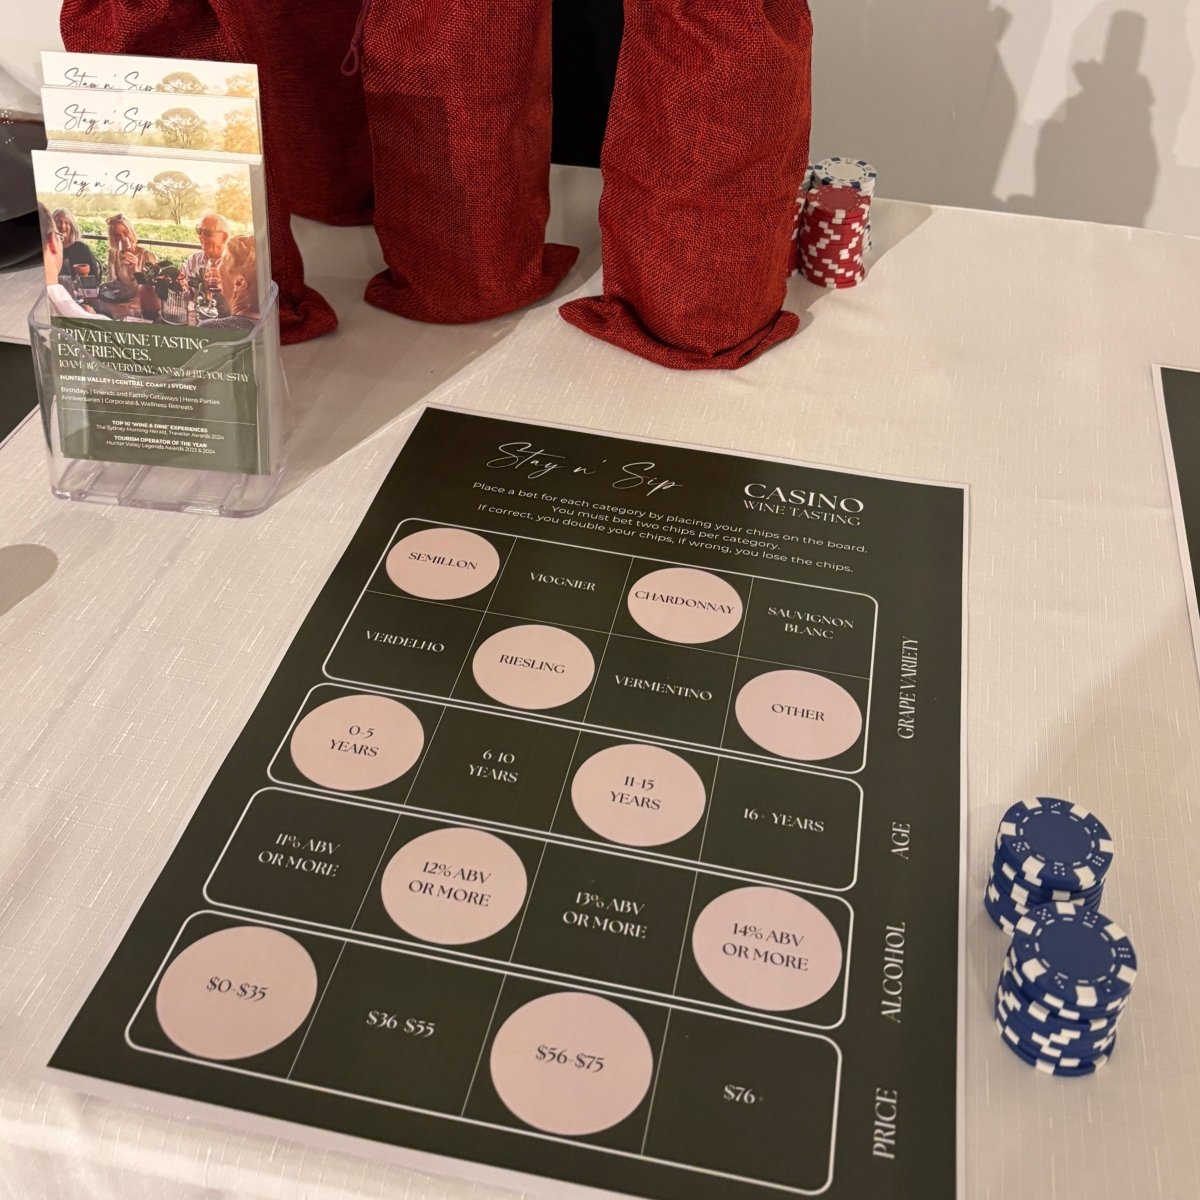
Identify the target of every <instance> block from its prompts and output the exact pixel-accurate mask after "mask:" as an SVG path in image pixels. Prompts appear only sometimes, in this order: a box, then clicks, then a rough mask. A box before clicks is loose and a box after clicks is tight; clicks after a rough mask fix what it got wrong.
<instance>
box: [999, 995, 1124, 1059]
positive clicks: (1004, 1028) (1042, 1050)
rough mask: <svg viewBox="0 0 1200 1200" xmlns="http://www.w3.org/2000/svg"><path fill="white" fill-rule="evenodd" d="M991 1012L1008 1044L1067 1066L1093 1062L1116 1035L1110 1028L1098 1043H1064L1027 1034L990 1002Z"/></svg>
mask: <svg viewBox="0 0 1200 1200" xmlns="http://www.w3.org/2000/svg"><path fill="white" fill-rule="evenodd" d="M992 1013H993V1016H994V1017H995V1019H996V1023H997V1025H998V1026H999V1027H1000V1034H1001V1036H1002V1037H1003V1038H1004V1040H1005V1041H1006V1042H1008V1043H1009V1045H1010V1046H1014V1047H1016V1048H1017V1049H1020V1050H1023V1051H1024V1052H1025V1053H1026V1054H1028V1055H1030V1056H1031V1057H1034V1058H1044V1059H1048V1060H1049V1061H1050V1062H1055V1063H1061V1064H1062V1065H1063V1066H1067V1067H1073V1066H1079V1065H1081V1064H1083V1063H1086V1062H1092V1061H1093V1060H1094V1059H1097V1058H1099V1057H1100V1056H1101V1055H1102V1054H1108V1053H1109V1052H1110V1051H1111V1050H1112V1048H1113V1045H1114V1044H1115V1042H1116V1039H1117V1033H1116V1030H1113V1032H1112V1033H1110V1034H1109V1035H1108V1037H1106V1038H1104V1039H1103V1041H1101V1042H1099V1043H1088V1044H1087V1045H1084V1044H1081V1043H1078V1042H1076V1043H1075V1044H1073V1045H1066V1044H1064V1043H1062V1042H1055V1041H1053V1040H1052V1039H1050V1038H1047V1037H1043V1036H1041V1035H1037V1034H1034V1035H1028V1034H1027V1033H1026V1032H1025V1031H1024V1030H1023V1029H1021V1028H1020V1026H1018V1025H1014V1024H1013V1023H1012V1021H1008V1020H1006V1019H1005V1017H1004V1013H1003V1011H1002V1010H1001V1009H1000V1007H999V1006H998V1005H993V1009H992Z"/></svg>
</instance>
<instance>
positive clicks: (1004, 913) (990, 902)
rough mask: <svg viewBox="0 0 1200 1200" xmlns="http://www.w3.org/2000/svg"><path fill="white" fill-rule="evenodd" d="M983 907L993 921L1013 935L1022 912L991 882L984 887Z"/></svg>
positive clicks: (1009, 934) (1010, 935)
mask: <svg viewBox="0 0 1200 1200" xmlns="http://www.w3.org/2000/svg"><path fill="white" fill-rule="evenodd" d="M983 907H984V909H985V910H986V911H987V915H988V916H989V917H991V918H992V921H993V922H994V923H995V924H996V925H997V926H999V928H1001V929H1003V930H1004V932H1005V933H1007V934H1008V936H1009V937H1012V935H1013V933H1014V931H1015V930H1016V927H1017V921H1018V920H1019V919H1020V917H1021V915H1022V914H1021V913H1019V912H1017V911H1016V908H1015V906H1014V905H1013V904H1012V902H1011V901H1008V900H1005V898H1004V897H1003V896H1001V895H1000V894H999V893H998V892H997V891H996V889H995V887H994V886H993V885H992V884H991V883H989V884H988V885H987V887H986V888H985V889H984V893H983Z"/></svg>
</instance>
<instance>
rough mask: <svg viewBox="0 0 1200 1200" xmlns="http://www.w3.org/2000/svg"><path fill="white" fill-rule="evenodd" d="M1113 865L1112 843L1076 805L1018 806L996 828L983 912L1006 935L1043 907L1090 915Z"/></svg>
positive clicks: (1040, 801)
mask: <svg viewBox="0 0 1200 1200" xmlns="http://www.w3.org/2000/svg"><path fill="white" fill-rule="evenodd" d="M1112 860H1113V843H1112V837H1111V835H1110V834H1109V832H1108V830H1107V829H1106V828H1105V827H1104V824H1103V823H1102V822H1101V821H1100V819H1099V818H1098V817H1096V816H1095V815H1094V814H1093V813H1090V812H1089V811H1088V810H1087V809H1086V808H1084V807H1083V806H1082V805H1080V804H1071V803H1070V802H1069V801H1066V800H1056V799H1054V798H1053V797H1050V796H1039V797H1038V798H1037V799H1036V800H1020V801H1018V802H1017V803H1016V804H1014V805H1013V806H1012V807H1011V808H1010V809H1009V810H1008V811H1007V812H1006V813H1005V814H1004V818H1003V820H1001V822H1000V828H999V830H998V831H997V833H996V853H995V857H994V858H993V859H992V874H991V877H990V878H989V879H988V883H987V887H986V889H985V891H984V897H983V906H984V908H986V909H987V911H988V916H990V917H991V918H992V920H993V921H995V923H996V924H997V925H999V926H1000V928H1001V929H1003V930H1004V932H1005V933H1012V932H1013V930H1014V928H1015V927H1016V924H1017V921H1018V920H1019V919H1020V918H1021V917H1023V916H1026V915H1027V914H1028V913H1029V912H1031V911H1032V910H1033V909H1034V908H1037V907H1038V906H1039V905H1042V904H1052V903H1055V902H1057V901H1068V902H1070V903H1071V904H1073V905H1075V906H1076V907H1077V908H1082V909H1091V910H1095V909H1096V908H1097V907H1098V906H1099V904H1100V897H1101V896H1102V895H1103V892H1104V877H1105V874H1106V873H1107V871H1108V868H1109V866H1111V864H1112Z"/></svg>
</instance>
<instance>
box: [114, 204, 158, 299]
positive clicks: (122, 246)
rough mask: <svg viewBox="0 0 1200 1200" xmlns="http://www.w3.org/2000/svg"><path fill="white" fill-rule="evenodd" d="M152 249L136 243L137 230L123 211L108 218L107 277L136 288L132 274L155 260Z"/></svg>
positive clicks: (135, 281)
mask: <svg viewBox="0 0 1200 1200" xmlns="http://www.w3.org/2000/svg"><path fill="white" fill-rule="evenodd" d="M157 261H158V259H156V258H155V257H154V254H153V252H152V251H150V250H147V249H146V247H145V246H140V245H138V236H137V230H135V229H134V227H133V225H132V224H131V223H130V221H129V218H128V217H126V216H125V215H124V213H114V214H113V215H112V216H111V217H109V218H108V277H109V279H119V280H120V281H121V282H122V283H124V284H126V285H128V286H129V287H131V288H134V289H136V288H137V280H136V279H134V275H135V274H137V272H138V271H144V270H145V269H146V268H147V267H148V266H150V265H151V264H152V263H155V262H157Z"/></svg>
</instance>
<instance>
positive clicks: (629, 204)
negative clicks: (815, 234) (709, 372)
mask: <svg viewBox="0 0 1200 1200" xmlns="http://www.w3.org/2000/svg"><path fill="white" fill-rule="evenodd" d="M811 72H812V18H811V16H810V15H809V10H808V6H807V4H806V3H805V0H625V34H624V38H623V40H622V42H621V55H620V59H619V62H618V67H617V81H616V89H615V92H614V94H613V100H612V107H611V109H610V111H609V117H608V129H607V132H606V134H605V139H604V149H603V152H602V156H601V167H602V169H603V174H604V191H603V194H602V197H601V200H600V229H601V235H602V238H603V245H602V251H603V263H604V294H603V295H602V296H592V297H588V298H586V299H581V300H575V301H572V302H571V303H569V304H565V305H564V306H563V307H562V309H561V310H560V311H561V312H562V315H563V317H564V318H565V319H566V320H568V321H569V322H570V323H571V324H572V325H576V326H578V327H579V328H580V329H582V330H584V331H586V332H587V333H590V334H593V335H594V336H595V337H598V338H602V339H603V340H604V341H607V342H611V343H613V344H614V345H616V346H620V347H622V348H623V349H625V350H630V351H632V352H633V353H634V354H639V355H641V356H642V357H643V358H648V359H650V360H651V361H653V362H656V363H661V364H662V365H663V366H667V367H680V368H692V369H695V368H702V367H718V368H733V367H741V366H744V365H745V364H746V363H748V362H752V361H753V360H754V359H755V358H757V357H758V356H759V355H760V354H762V353H763V352H764V351H766V350H769V349H770V348H771V347H772V346H774V345H776V344H777V343H779V342H782V341H784V340H785V339H786V338H789V337H791V336H792V334H793V333H795V332H796V330H797V328H798V327H799V323H800V322H799V318H798V317H796V316H795V314H793V313H789V312H782V311H780V306H781V305H782V303H783V300H784V294H785V292H786V275H787V260H788V252H789V248H790V240H791V227H792V216H793V212H794V209H795V202H796V193H797V191H798V190H799V187H800V184H801V182H802V180H803V177H804V172H805V170H806V168H807V165H808V135H809V124H810V120H811V115H812V99H811V78H812V76H811Z"/></svg>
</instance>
